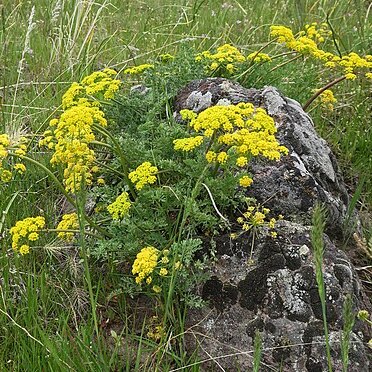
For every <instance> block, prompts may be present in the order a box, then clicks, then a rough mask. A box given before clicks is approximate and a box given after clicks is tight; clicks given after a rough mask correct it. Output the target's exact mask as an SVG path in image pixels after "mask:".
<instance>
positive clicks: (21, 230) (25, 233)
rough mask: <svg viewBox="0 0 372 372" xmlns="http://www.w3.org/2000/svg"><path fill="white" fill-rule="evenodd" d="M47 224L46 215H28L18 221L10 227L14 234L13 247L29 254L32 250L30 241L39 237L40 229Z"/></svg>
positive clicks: (12, 234)
mask: <svg viewBox="0 0 372 372" xmlns="http://www.w3.org/2000/svg"><path fill="white" fill-rule="evenodd" d="M44 226H45V219H44V217H41V216H37V217H27V218H25V219H23V220H20V221H17V223H16V224H15V225H14V226H13V227H12V228H11V229H10V234H11V236H12V248H13V249H14V250H15V251H18V252H19V253H21V254H22V255H24V254H27V253H28V252H29V250H30V246H29V244H27V243H28V242H29V241H36V240H38V239H39V233H38V231H39V230H40V229H42V228H43V227H44Z"/></svg>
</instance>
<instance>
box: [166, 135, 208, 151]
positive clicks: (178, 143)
mask: <svg viewBox="0 0 372 372" xmlns="http://www.w3.org/2000/svg"><path fill="white" fill-rule="evenodd" d="M203 140H204V137H203V136H196V137H190V138H180V139H176V140H174V141H173V144H174V149H175V150H182V151H192V150H194V149H195V148H196V147H199V146H200V145H201V144H202V143H203Z"/></svg>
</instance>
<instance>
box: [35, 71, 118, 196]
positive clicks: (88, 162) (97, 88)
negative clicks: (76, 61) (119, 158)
mask: <svg viewBox="0 0 372 372" xmlns="http://www.w3.org/2000/svg"><path fill="white" fill-rule="evenodd" d="M113 76H116V72H115V71H114V70H111V69H105V70H103V71H97V72H94V73H92V74H91V75H89V76H87V77H85V78H84V79H83V80H82V82H81V83H73V84H72V85H71V87H70V88H69V89H68V90H67V92H66V93H65V94H64V95H63V97H62V107H63V109H64V112H63V113H62V115H61V116H60V118H59V119H52V120H51V121H50V129H48V130H47V131H45V132H44V135H43V138H42V139H41V140H40V141H39V146H47V147H48V148H49V149H53V150H54V154H53V156H52V158H51V161H50V162H51V164H62V165H63V166H64V184H65V188H66V191H68V192H75V191H77V190H79V189H80V188H81V185H82V184H83V183H85V184H86V185H91V184H92V178H93V173H95V172H97V171H98V167H97V166H95V165H94V163H95V161H96V157H95V153H94V151H93V150H92V149H91V148H90V147H89V146H90V144H91V143H92V142H93V141H94V140H95V135H94V133H93V126H94V125H98V126H102V127H105V126H106V125H107V121H106V119H105V117H104V113H103V111H102V110H101V109H100V104H99V102H98V101H94V100H91V99H88V98H86V97H91V96H94V95H103V98H104V99H111V98H113V95H114V93H115V92H116V91H117V90H118V89H119V86H120V81H119V80H116V79H114V78H113Z"/></svg>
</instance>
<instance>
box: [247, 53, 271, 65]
mask: <svg viewBox="0 0 372 372" xmlns="http://www.w3.org/2000/svg"><path fill="white" fill-rule="evenodd" d="M247 59H248V60H251V61H253V62H255V63H260V62H271V57H270V56H269V55H268V54H266V53H257V52H253V53H251V54H249V55H248V56H247Z"/></svg>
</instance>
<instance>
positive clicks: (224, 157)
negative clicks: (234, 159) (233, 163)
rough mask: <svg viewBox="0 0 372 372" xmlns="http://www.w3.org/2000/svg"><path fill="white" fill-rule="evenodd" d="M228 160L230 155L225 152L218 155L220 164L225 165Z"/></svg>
mask: <svg viewBox="0 0 372 372" xmlns="http://www.w3.org/2000/svg"><path fill="white" fill-rule="evenodd" d="M227 158H228V155H227V154H226V152H225V151H222V152H220V153H219V154H218V155H217V161H218V162H219V163H220V164H225V163H226V161H227Z"/></svg>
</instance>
